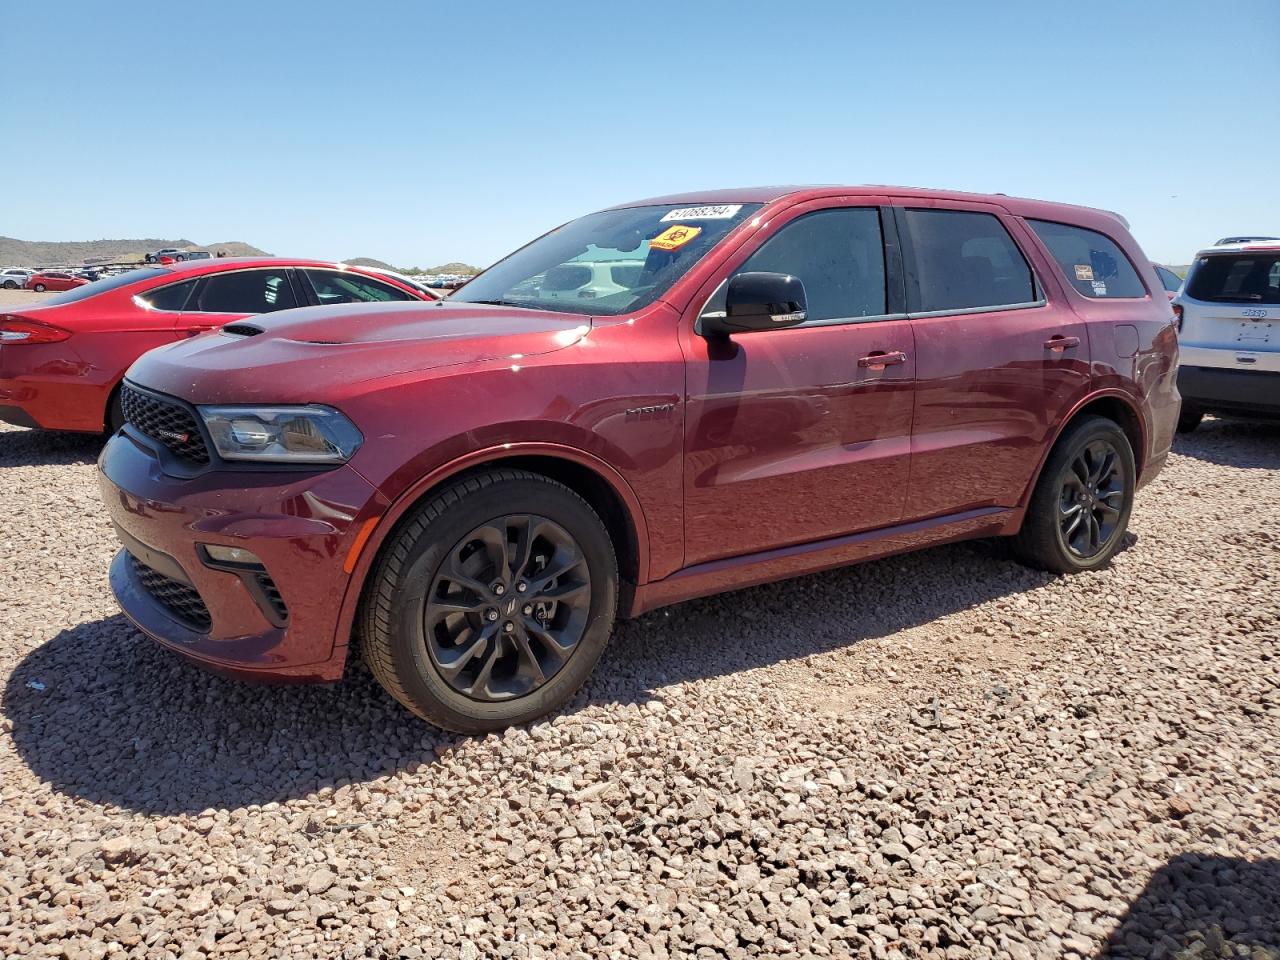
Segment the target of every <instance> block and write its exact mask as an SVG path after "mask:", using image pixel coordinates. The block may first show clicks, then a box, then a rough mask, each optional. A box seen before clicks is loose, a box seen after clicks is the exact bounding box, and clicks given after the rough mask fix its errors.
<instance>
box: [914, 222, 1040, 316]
mask: <svg viewBox="0 0 1280 960" xmlns="http://www.w3.org/2000/svg"><path fill="white" fill-rule="evenodd" d="M902 212H903V217H904V220H905V222H906V229H907V234H908V238H909V240H910V246H911V249H912V251H913V257H912V260H913V261H914V263H913V264H911V265H909V266H908V274H909V276H910V277H912V278H913V279H914V281H915V283H914V287H915V300H916V302H915V303H914V304H913V305H912V308H911V309H912V312H914V313H934V312H941V311H949V310H990V309H995V308H999V307H1014V306H1020V305H1022V304H1029V303H1034V302H1036V301H1037V300H1038V299H1039V298H1038V296H1037V294H1036V284H1035V277H1034V275H1033V274H1032V272H1031V267H1030V265H1029V264H1028V263H1027V261H1026V258H1025V257H1023V255H1022V251H1021V250H1019V249H1018V245H1017V244H1016V243H1014V241H1013V238H1012V237H1011V236H1009V231H1008V230H1006V229H1005V228H1004V224H1002V223H1001V222H1000V220H999V218H997V217H996V216H995V215H993V214H990V213H979V212H975V211H970V210H933V209H928V210H913V209H907V210H903V211H902Z"/></svg>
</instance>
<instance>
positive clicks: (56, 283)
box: [27, 270, 89, 293]
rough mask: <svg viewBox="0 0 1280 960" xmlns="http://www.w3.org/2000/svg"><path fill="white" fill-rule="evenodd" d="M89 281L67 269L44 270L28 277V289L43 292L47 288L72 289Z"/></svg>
mask: <svg viewBox="0 0 1280 960" xmlns="http://www.w3.org/2000/svg"><path fill="white" fill-rule="evenodd" d="M88 282H89V281H88V280H86V279H84V278H83V277H77V276H75V275H74V274H71V273H68V272H66V271H65V270H44V271H41V272H39V273H33V274H32V275H31V276H29V277H28V278H27V289H28V290H34V291H36V292H37V293H42V292H43V291H45V290H70V289H71V288H72V287H78V286H81V285H82V284H86V283H88Z"/></svg>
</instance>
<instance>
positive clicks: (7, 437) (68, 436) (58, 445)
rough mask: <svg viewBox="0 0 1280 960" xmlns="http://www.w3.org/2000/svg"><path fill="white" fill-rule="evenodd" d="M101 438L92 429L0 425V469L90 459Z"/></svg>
mask: <svg viewBox="0 0 1280 960" xmlns="http://www.w3.org/2000/svg"><path fill="white" fill-rule="evenodd" d="M102 443H103V438H102V437H100V436H98V435H97V434H94V433H52V432H47V431H44V430H23V429H21V428H12V429H10V428H3V427H0V470H4V469H6V468H9V467H47V466H54V465H57V464H76V463H93V462H94V461H95V460H97V459H98V454H99V453H101V452H102Z"/></svg>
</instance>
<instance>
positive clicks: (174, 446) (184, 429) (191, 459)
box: [120, 383, 209, 467]
mask: <svg viewBox="0 0 1280 960" xmlns="http://www.w3.org/2000/svg"><path fill="white" fill-rule="evenodd" d="M120 408H121V410H123V412H124V418H125V419H126V420H127V421H129V423H131V424H133V425H134V426H135V427H137V428H138V429H139V430H141V431H142V432H143V433H145V434H146V435H147V436H148V437H150V438H151V439H152V440H159V441H160V442H161V443H163V444H164V445H165V446H166V447H168V448H169V450H171V451H172V452H173V455H174V456H175V457H178V458H179V459H180V460H184V461H186V462H187V463H190V464H194V465H195V466H199V467H203V466H204V465H205V464H207V463H208V462H209V448H208V447H206V446H205V443H204V435H203V434H202V433H201V432H200V427H199V425H198V424H197V423H196V418H195V415H194V414H192V412H191V411H190V410H188V409H187V408H186V407H184V406H183V405H182V404H180V403H178V402H177V401H175V400H166V399H164V398H163V397H157V396H155V395H154V394H150V393H143V392H142V391H140V390H135V389H133V387H131V386H129V385H128V384H127V383H126V384H125V385H124V386H123V387H121V389H120Z"/></svg>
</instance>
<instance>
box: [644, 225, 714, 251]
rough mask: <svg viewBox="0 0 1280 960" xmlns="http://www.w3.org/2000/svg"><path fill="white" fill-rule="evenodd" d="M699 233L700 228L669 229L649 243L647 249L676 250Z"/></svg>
mask: <svg viewBox="0 0 1280 960" xmlns="http://www.w3.org/2000/svg"><path fill="white" fill-rule="evenodd" d="M701 232H702V228H701V227H669V228H667V229H666V230H663V231H662V232H661V233H660V234H658V235H657V236H656V237H654V238H653V239H652V240H650V241H649V248H650V249H651V250H678V249H680V248H681V247H683V246H684V245H685V244H686V243H688V242H689V241H690V240H692V239H693V238H694V237H696V236H697V235H698V234H700V233H701Z"/></svg>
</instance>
